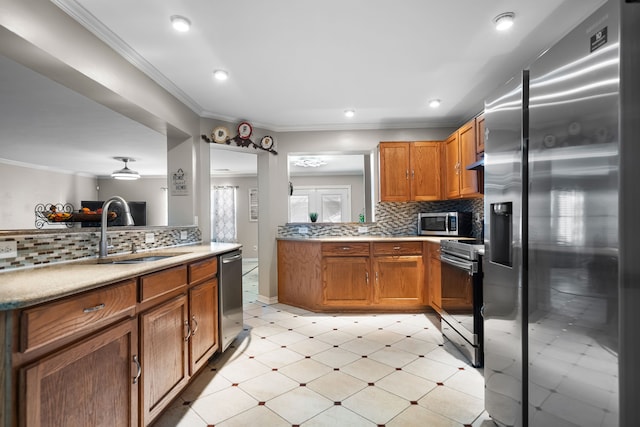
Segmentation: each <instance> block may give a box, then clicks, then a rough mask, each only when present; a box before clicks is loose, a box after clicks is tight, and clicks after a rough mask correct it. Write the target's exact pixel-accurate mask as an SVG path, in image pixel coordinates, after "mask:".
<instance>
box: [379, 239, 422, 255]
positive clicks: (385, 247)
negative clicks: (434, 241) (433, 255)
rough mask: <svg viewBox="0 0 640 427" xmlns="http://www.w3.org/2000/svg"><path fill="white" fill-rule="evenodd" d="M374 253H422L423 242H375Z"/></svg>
mask: <svg viewBox="0 0 640 427" xmlns="http://www.w3.org/2000/svg"><path fill="white" fill-rule="evenodd" d="M373 255H422V242H374V243H373Z"/></svg>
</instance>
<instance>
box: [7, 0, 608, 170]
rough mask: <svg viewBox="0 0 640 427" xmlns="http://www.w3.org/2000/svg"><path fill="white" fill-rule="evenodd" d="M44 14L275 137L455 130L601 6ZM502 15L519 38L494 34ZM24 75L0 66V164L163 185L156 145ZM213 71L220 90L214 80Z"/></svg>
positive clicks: (471, 0)
mask: <svg viewBox="0 0 640 427" xmlns="http://www.w3.org/2000/svg"><path fill="white" fill-rule="evenodd" d="M53 1H54V3H56V4H58V5H59V6H60V7H61V8H63V9H64V10H65V11H67V13H69V14H70V15H71V16H73V17H74V18H75V19H77V20H78V21H79V22H80V23H81V24H83V25H85V26H86V27H87V28H88V29H89V30H90V31H93V32H94V33H96V34H97V35H98V37H100V38H102V39H103V40H104V41H105V42H107V43H108V44H109V45H111V46H112V47H113V48H114V49H115V50H116V51H118V52H119V53H121V54H123V55H124V56H125V57H127V58H129V59H130V60H131V61H132V62H133V63H134V64H135V65H136V66H138V67H139V68H140V69H141V70H142V71H143V72H145V73H147V74H148V75H149V76H150V77H151V78H153V79H154V80H156V82H158V83H159V84H160V85H162V86H163V87H165V88H166V89H167V90H168V91H169V92H171V93H172V94H173V95H174V96H176V97H177V98H178V99H180V100H181V101H182V102H184V103H185V104H186V105H188V106H189V107H190V108H191V109H193V110H194V111H195V112H197V113H198V114H199V115H200V116H202V117H209V118H214V119H221V120H226V121H230V122H238V121H240V120H249V121H251V122H252V124H254V126H258V127H262V128H265V129H268V130H272V131H274V132H286V131H292V130H324V129H327V130H329V129H333V130H337V129H365V128H366V129H381V128H412V127H418V128H422V127H434V126H448V127H453V126H458V125H460V124H461V123H462V122H463V121H465V120H466V119H468V118H470V117H471V116H473V115H474V114H475V113H477V112H479V111H480V110H481V109H482V103H483V99H484V97H485V96H486V95H487V94H488V93H489V92H491V91H492V90H493V89H495V88H496V87H498V86H499V85H501V84H502V83H504V82H505V81H506V80H507V79H508V78H509V77H510V76H512V75H514V74H515V73H516V72H517V71H518V70H519V69H521V68H522V67H524V66H526V64H527V63H529V62H530V61H531V60H532V59H533V58H535V57H536V56H537V55H538V54H539V53H540V52H541V51H542V50H543V49H545V48H546V47H548V46H550V45H551V44H552V42H553V41H555V40H557V39H559V38H560V37H561V36H562V35H563V34H565V33H566V32H567V31H568V30H569V29H570V28H572V27H573V26H574V25H575V24H577V23H578V22H580V21H581V20H582V19H583V18H584V17H586V16H587V15H588V14H589V13H591V12H592V11H593V10H594V9H595V8H596V7H597V6H599V5H600V4H602V3H603V1H602V0H536V1H529V0H526V1H525V0H518V1H513V0H490V1H477V0H455V1H453V0H450V1H433V0H432V1H426V0H398V1H394V2H391V1H388V0H349V1H344V0H324V1H322V2H305V1H300V0H272V1H268V2H266V1H255V0H253V1H251V0H218V1H215V2H214V1H206V0H190V1H188V2H186V1H183V0H168V1H162V2H159V1H157V0H136V1H133V2H132V1H130V0H110V1H108V2H107V1H104V0H53ZM506 11H512V12H515V14H516V25H515V26H514V27H513V28H512V29H511V30H510V31H509V32H507V33H497V32H495V30H494V29H493V27H492V19H493V18H494V17H495V16H496V15H498V14H500V13H502V12H506ZM171 15H183V16H185V17H187V18H188V19H190V20H191V22H192V24H193V25H192V28H191V31H189V32H187V33H176V32H175V31H173V29H172V28H171V26H170V22H169V17H170V16H171ZM20 67H21V66H20V65H18V64H16V63H13V62H12V61H11V60H8V59H6V58H0V72H1V75H2V79H0V95H1V96H2V98H0V141H2V145H1V146H0V158H5V159H10V160H15V161H22V162H26V163H32V164H40V165H43V166H50V167H51V166H53V167H57V168H61V169H69V170H75V171H82V172H86V173H91V174H97V175H106V174H108V173H110V172H111V171H112V170H114V169H117V168H119V166H120V165H119V164H117V162H116V161H114V160H112V159H111V157H112V156H131V157H134V158H138V159H139V160H138V162H136V163H133V164H131V165H130V166H131V167H132V168H133V169H136V170H139V171H140V172H141V173H143V174H152V175H158V174H164V173H165V172H166V159H165V153H166V148H165V142H164V141H165V138H164V137H163V136H161V135H159V134H157V133H155V132H154V131H151V130H149V129H148V128H146V127H144V126H142V125H139V124H137V123H133V122H131V121H130V120H129V119H127V118H124V117H123V116H120V115H119V114H116V113H113V112H111V111H109V110H107V109H106V108H105V107H102V106H100V105H99V104H97V103H93V102H91V101H90V100H88V99H86V98H83V97H82V96H80V95H77V94H75V93H68V92H69V91H68V90H66V89H65V88H64V87H62V86H59V85H57V84H55V83H52V82H50V81H48V80H47V79H44V78H42V76H39V75H37V74H35V73H30V72H28V70H27V72H25V70H23V69H20ZM217 68H224V69H226V70H228V71H229V73H230V78H229V80H227V81H226V82H219V81H214V80H213V79H212V76H211V73H212V71H213V70H214V69H217ZM5 70H8V71H5ZM431 98H440V99H441V100H442V106H441V107H440V108H439V109H437V110H433V109H430V108H429V107H428V106H427V101H428V100H429V99H431ZM347 108H354V109H355V110H356V115H355V117H353V118H351V119H347V118H345V117H344V115H343V111H344V110H345V109H347ZM132 141H135V144H132V143H131V142H132Z"/></svg>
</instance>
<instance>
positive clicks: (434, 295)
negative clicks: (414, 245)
mask: <svg viewBox="0 0 640 427" xmlns="http://www.w3.org/2000/svg"><path fill="white" fill-rule="evenodd" d="M426 246H427V259H428V260H429V261H428V262H429V269H428V278H427V283H428V286H427V287H428V289H429V305H430V306H431V307H432V308H433V309H434V310H435V311H437V312H438V313H440V312H441V311H442V288H441V287H440V274H441V265H440V244H439V243H427V244H426Z"/></svg>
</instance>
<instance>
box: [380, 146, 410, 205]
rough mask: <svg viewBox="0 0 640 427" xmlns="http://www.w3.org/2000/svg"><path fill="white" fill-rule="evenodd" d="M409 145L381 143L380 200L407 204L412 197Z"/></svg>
mask: <svg viewBox="0 0 640 427" xmlns="http://www.w3.org/2000/svg"><path fill="white" fill-rule="evenodd" d="M409 167H410V164H409V143H408V142H381V143H380V200H381V201H383V202H406V201H407V200H409V199H410V197H411V188H410V185H411V182H410V180H409Z"/></svg>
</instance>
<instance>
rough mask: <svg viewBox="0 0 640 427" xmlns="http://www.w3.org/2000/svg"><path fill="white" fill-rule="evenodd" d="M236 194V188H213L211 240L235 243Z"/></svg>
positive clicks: (236, 236)
mask: <svg viewBox="0 0 640 427" xmlns="http://www.w3.org/2000/svg"><path fill="white" fill-rule="evenodd" d="M236 192H237V187H229V186H216V187H213V197H212V198H211V199H212V200H213V210H212V211H213V240H214V241H215V242H228V243H236V242H237V241H238V232H237V227H236Z"/></svg>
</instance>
